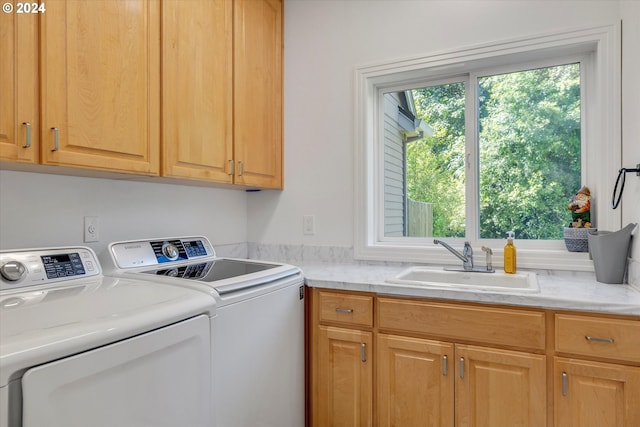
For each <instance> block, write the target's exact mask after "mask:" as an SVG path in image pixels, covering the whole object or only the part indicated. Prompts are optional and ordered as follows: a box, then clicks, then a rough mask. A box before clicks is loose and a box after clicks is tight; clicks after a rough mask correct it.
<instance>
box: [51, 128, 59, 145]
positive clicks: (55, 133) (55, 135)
mask: <svg viewBox="0 0 640 427" xmlns="http://www.w3.org/2000/svg"><path fill="white" fill-rule="evenodd" d="M51 130H52V131H53V150H51V151H58V150H59V149H60V130H59V129H58V128H51Z"/></svg>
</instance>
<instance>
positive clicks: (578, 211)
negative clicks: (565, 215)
mask: <svg viewBox="0 0 640 427" xmlns="http://www.w3.org/2000/svg"><path fill="white" fill-rule="evenodd" d="M567 209H569V210H570V211H571V217H572V219H573V222H572V223H571V227H574V228H579V227H591V192H590V191H589V188H587V187H582V188H581V189H580V190H579V191H578V192H577V193H576V195H575V196H573V199H571V203H569V204H568V205H567Z"/></svg>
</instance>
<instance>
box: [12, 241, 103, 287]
mask: <svg viewBox="0 0 640 427" xmlns="http://www.w3.org/2000/svg"><path fill="white" fill-rule="evenodd" d="M98 275H100V264H99V262H98V259H97V257H96V254H95V253H94V252H93V251H92V250H91V249H89V248H85V247H72V248H52V249H33V250H23V251H2V252H0V290H6V289H15V288H20V287H24V286H35V285H45V284H50V283H57V282H61V281H66V280H73V279H78V278H87V277H92V276H98Z"/></svg>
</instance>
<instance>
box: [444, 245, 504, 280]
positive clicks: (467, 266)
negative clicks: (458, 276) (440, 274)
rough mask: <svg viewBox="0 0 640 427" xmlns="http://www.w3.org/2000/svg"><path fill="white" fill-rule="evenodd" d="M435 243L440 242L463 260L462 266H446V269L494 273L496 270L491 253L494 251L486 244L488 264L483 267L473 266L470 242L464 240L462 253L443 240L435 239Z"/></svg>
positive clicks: (485, 250) (483, 248)
mask: <svg viewBox="0 0 640 427" xmlns="http://www.w3.org/2000/svg"><path fill="white" fill-rule="evenodd" d="M433 243H435V244H436V245H438V244H440V245H442V246H444V247H445V249H446V250H448V251H449V252H451V253H452V254H454V255H455V256H457V257H458V258H460V260H461V261H462V268H455V267H452V268H445V270H454V271H473V272H477V273H494V272H495V270H494V269H493V265H492V262H491V255H492V254H493V251H492V250H491V248H488V247H486V246H483V247H482V250H483V252H486V254H487V266H486V267H484V268H483V267H474V266H473V249H472V248H471V244H470V243H469V242H464V248H463V249H462V253H460V252H458V251H456V250H455V249H453V248H452V247H451V246H449V245H448V244H447V243H445V242H443V241H442V240H438V239H433Z"/></svg>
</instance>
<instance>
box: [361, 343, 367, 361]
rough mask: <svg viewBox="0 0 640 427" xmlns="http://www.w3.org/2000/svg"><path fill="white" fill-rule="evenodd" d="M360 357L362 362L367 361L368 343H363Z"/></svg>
mask: <svg viewBox="0 0 640 427" xmlns="http://www.w3.org/2000/svg"><path fill="white" fill-rule="evenodd" d="M360 359H361V360H362V363H364V362H366V361H367V344H366V343H362V347H361V351H360Z"/></svg>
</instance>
